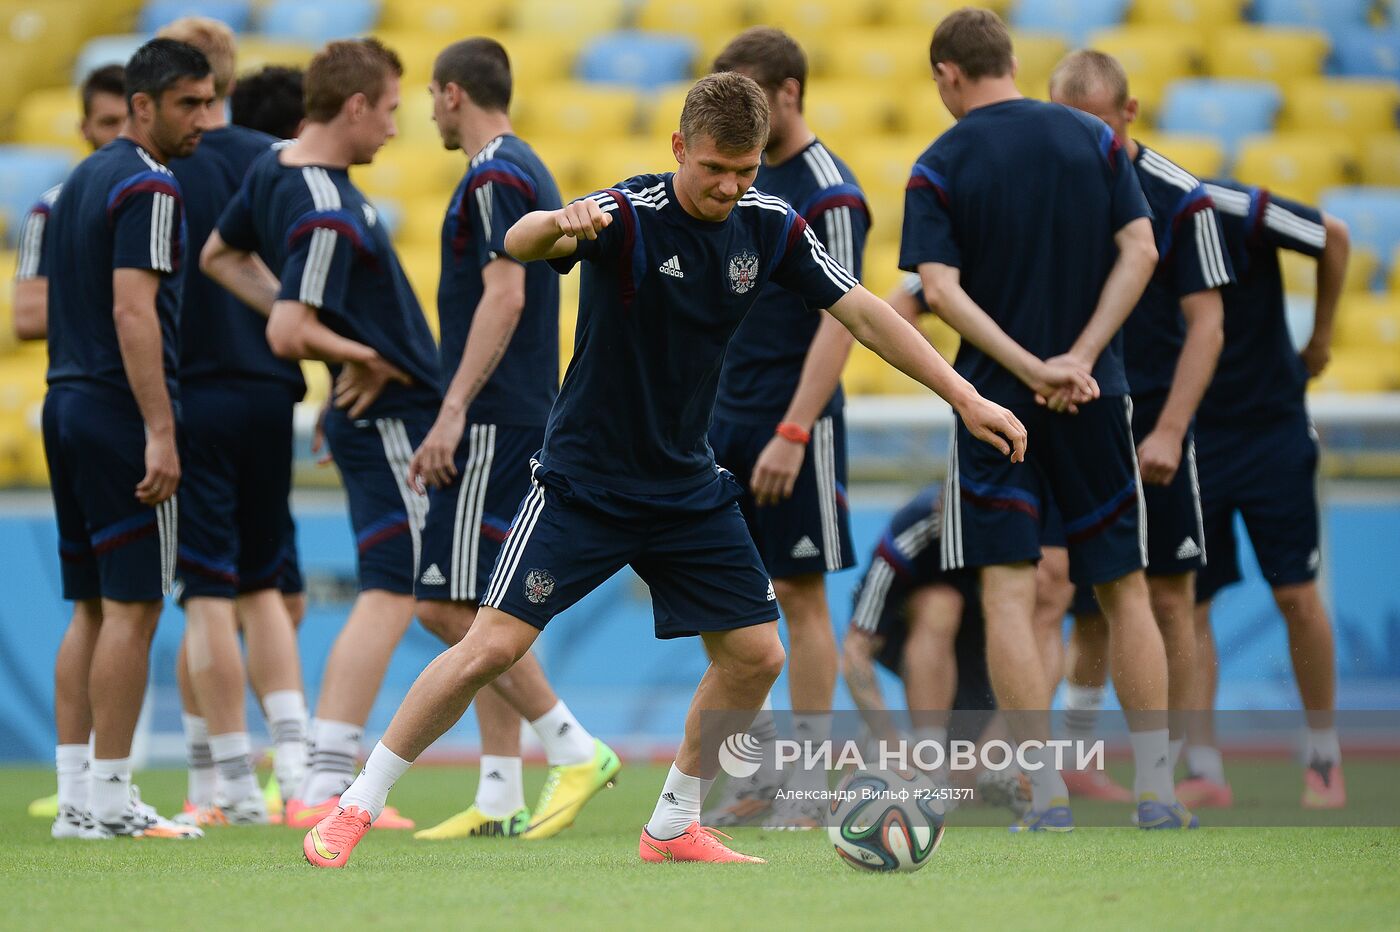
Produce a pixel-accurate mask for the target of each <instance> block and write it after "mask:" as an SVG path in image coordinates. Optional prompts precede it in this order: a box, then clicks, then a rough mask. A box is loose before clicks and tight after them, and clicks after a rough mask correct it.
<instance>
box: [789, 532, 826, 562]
mask: <svg viewBox="0 0 1400 932" xmlns="http://www.w3.org/2000/svg"><path fill="white" fill-rule="evenodd" d="M821 555H822V552H821V551H820V550H818V549H817V545H816V544H814V543H812V538H810V537H808V536H807V535H806V534H803V535H802V539H801V540H799V541H798V542H797V543H795V544H793V545H792V557H793V559H796V560H805V559H807V558H808V557H819V556H821Z"/></svg>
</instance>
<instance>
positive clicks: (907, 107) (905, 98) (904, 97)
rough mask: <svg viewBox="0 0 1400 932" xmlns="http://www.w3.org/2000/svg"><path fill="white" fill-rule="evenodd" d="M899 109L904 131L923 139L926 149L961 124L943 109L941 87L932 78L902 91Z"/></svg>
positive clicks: (908, 86)
mask: <svg viewBox="0 0 1400 932" xmlns="http://www.w3.org/2000/svg"><path fill="white" fill-rule="evenodd" d="M895 106H896V111H895V118H896V122H897V123H898V125H899V128H900V130H901V131H902V132H903V133H904V134H905V135H907V136H911V137H918V138H921V139H923V140H924V145H928V144H929V143H930V142H933V140H935V139H937V138H938V137H939V136H941V135H943V133H944V132H945V131H946V130H947V129H948V128H949V127H950V126H952V125H953V124H954V123H956V122H957V121H956V120H954V119H953V115H952V114H951V113H949V112H948V108H947V107H945V106H944V105H943V98H941V97H939V96H938V85H937V84H935V83H933V78H932V77H929V79H928V80H927V81H919V82H916V83H912V84H909V85H907V86H906V87H902V88H900V91H899V97H898V99H897V100H896V101H895ZM915 154H916V155H917V154H918V153H917V152H916V153H915ZM907 167H908V166H906V168H907Z"/></svg>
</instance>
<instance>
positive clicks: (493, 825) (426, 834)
mask: <svg viewBox="0 0 1400 932" xmlns="http://www.w3.org/2000/svg"><path fill="white" fill-rule="evenodd" d="M529 824H530V810H529V809H526V808H525V807H524V806H521V807H520V808H519V809H517V810H515V811H514V812H512V813H511V814H510V815H508V816H503V817H499V818H498V817H496V816H489V815H487V814H486V813H484V812H482V811H481V810H480V809H478V808H476V806H472V807H471V808H470V809H465V810H463V811H461V812H459V813H457V814H456V815H455V816H452V817H451V818H449V819H447V820H446V821H443V822H439V823H438V824H437V825H434V826H433V827H432V828H425V829H423V830H422V831H421V832H414V833H413V837H414V838H417V839H418V840H420V841H450V840H453V839H456V838H514V837H516V836H517V835H520V834H522V833H524V831H525V829H526V828H527V827H528V826H529Z"/></svg>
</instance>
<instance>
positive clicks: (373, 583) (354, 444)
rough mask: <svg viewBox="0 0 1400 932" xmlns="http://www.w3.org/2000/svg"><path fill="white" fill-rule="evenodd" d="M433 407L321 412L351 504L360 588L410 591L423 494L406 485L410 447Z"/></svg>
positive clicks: (424, 433) (425, 503) (425, 501)
mask: <svg viewBox="0 0 1400 932" xmlns="http://www.w3.org/2000/svg"><path fill="white" fill-rule="evenodd" d="M435 414H436V412H433V411H426V412H424V413H423V414H422V415H421V416H414V417H411V418H410V417H401V418H398V417H395V418H374V419H368V418H359V419H357V420H354V421H352V420H350V418H349V417H348V416H347V415H346V414H345V412H344V411H341V410H339V409H337V408H332V409H331V410H330V411H328V412H327V413H326V423H325V430H326V442H327V443H328V444H330V448H331V456H333V457H334V458H335V465H336V468H337V469H338V470H340V479H341V482H342V483H344V485H345V495H346V498H347V499H348V500H349V504H350V526H351V527H352V528H353V529H354V531H355V547H356V553H357V564H356V565H357V568H358V573H359V583H360V591H361V592H365V591H367V590H370V589H382V590H384V591H386V592H393V593H398V594H401V595H412V594H413V581H414V580H415V579H416V578H417V577H418V553H419V549H420V547H421V546H422V539H421V535H422V532H423V524H424V521H425V519H426V518H427V515H428V499H427V497H426V496H423V495H419V494H418V493H417V492H415V491H413V490H412V489H410V488H409V485H408V466H409V463H411V462H412V460H413V451H414V450H416V449H418V445H419V444H420V443H422V442H423V438H424V437H425V436H427V433H428V428H429V427H431V426H432V418H433V417H434V416H435Z"/></svg>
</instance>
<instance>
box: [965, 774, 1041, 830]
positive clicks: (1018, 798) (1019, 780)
mask: <svg viewBox="0 0 1400 932" xmlns="http://www.w3.org/2000/svg"><path fill="white" fill-rule="evenodd" d="M977 802H979V803H981V804H982V805H984V806H1005V807H1006V808H1007V809H1010V810H1011V814H1012V815H1014V816H1016V818H1018V819H1019V818H1021V817H1022V816H1024V815H1025V814H1026V813H1028V812H1030V811H1031V781H1030V780H1028V779H1026V775H1025V774H1024V773H1022V772H1021V771H1019V770H984V771H982V772H981V773H979V774H978V775H977Z"/></svg>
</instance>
